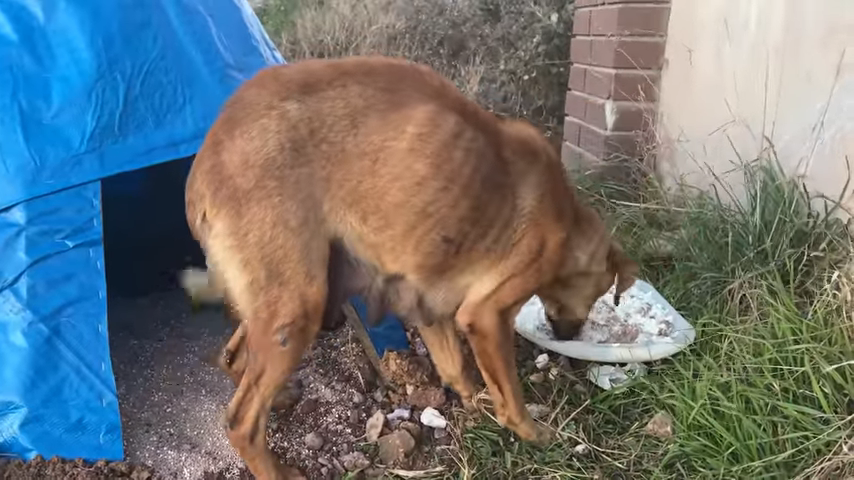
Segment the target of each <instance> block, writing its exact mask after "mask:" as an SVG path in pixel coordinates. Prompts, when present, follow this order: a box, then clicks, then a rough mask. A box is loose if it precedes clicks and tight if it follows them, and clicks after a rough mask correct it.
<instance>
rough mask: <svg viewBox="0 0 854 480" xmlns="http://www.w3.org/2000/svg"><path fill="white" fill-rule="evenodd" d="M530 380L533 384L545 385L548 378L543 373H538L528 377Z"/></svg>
mask: <svg viewBox="0 0 854 480" xmlns="http://www.w3.org/2000/svg"><path fill="white" fill-rule="evenodd" d="M528 380H530V381H531V383H543V382H544V381H545V380H546V376H545V374H543V372H537V373H535V374H533V375H531V376H530V377H528Z"/></svg>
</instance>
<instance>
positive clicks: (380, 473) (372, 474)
mask: <svg viewBox="0 0 854 480" xmlns="http://www.w3.org/2000/svg"><path fill="white" fill-rule="evenodd" d="M365 476H366V477H368V478H385V476H386V475H385V470H384V469H382V468H368V469H366V470H365Z"/></svg>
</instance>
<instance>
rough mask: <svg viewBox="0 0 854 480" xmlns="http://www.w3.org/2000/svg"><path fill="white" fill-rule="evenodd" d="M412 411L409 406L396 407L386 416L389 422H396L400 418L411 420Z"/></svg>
mask: <svg viewBox="0 0 854 480" xmlns="http://www.w3.org/2000/svg"><path fill="white" fill-rule="evenodd" d="M411 413H412V412H411V410H410V409H408V408H396V409H394V411H393V412H391V413H389V414H388V415H386V416H385V418H386V420H388V421H389V422H394V421H398V420H409V416H410V415H411Z"/></svg>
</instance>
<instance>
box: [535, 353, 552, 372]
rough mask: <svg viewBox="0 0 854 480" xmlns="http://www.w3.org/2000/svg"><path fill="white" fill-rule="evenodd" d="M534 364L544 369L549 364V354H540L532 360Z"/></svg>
mask: <svg viewBox="0 0 854 480" xmlns="http://www.w3.org/2000/svg"><path fill="white" fill-rule="evenodd" d="M534 365H536V366H537V368H538V369H540V370H545V369H546V367H548V366H549V354H548V353H543V354H540V355H539V356H538V357H537V358H536V360H534Z"/></svg>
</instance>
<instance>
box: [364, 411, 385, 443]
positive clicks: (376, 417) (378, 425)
mask: <svg viewBox="0 0 854 480" xmlns="http://www.w3.org/2000/svg"><path fill="white" fill-rule="evenodd" d="M383 425H385V415H384V414H383V412H382V410H377V412H376V413H374V414H373V415H372V416H371V418H369V419H368V423H366V424H365V439H366V440H367V441H368V443H373V442H376V441H377V439H378V438H380V433H382V431H383Z"/></svg>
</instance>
